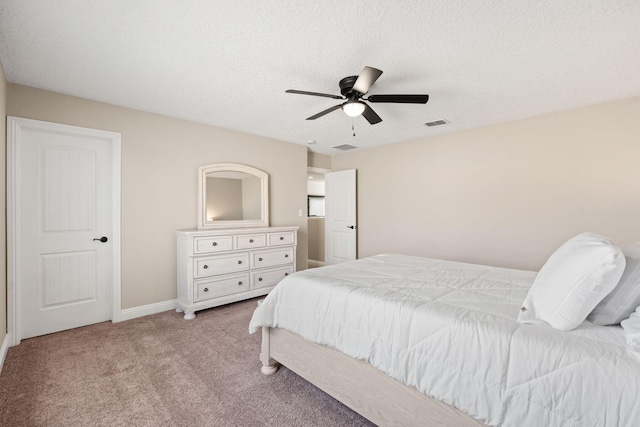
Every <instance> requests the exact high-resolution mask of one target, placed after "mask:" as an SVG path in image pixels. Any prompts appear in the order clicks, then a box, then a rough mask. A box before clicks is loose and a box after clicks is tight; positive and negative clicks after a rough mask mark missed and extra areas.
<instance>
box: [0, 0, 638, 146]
mask: <svg viewBox="0 0 640 427" xmlns="http://www.w3.org/2000/svg"><path fill="white" fill-rule="evenodd" d="M0 60H1V61H2V64H3V66H4V70H5V75H6V78H7V80H8V81H9V82H12V83H18V84H23V85H27V86H33V87H36V88H42V89H46V90H51V91H54V92H60V93H65V94H70V95H75V96H79V97H82V98H88V99H93V100H97V101H102V102H107V103H111V104H116V105H122V106H126V107H130V108H135V109H140V110H145V111H150V112H154V113H159V114H165V115H168V116H173V117H178V118H183V119H187V120H192V121H196V122H202V123H207V124H212V125H215V126H220V127H224V128H229V129H234V130H239V131H243V132H249V133H253V134H257V135H263V136H267V137H270V138H275V139H279V140H284V141H290V142H294V143H299V144H304V145H307V142H308V141H309V140H314V141H317V144H315V145H310V146H309V148H310V149H311V150H312V151H315V152H319V153H324V154H336V153H339V152H340V151H338V150H335V149H332V148H331V147H332V146H334V145H340V144H351V145H355V146H357V147H365V148H366V147H373V146H378V145H383V144H390V143H396V142H400V141H407V140H412V139H418V138H425V137H429V136H433V135H437V134H441V133H446V132H454V131H459V130H462V129H469V128H474V127H479V126H484V125H488V124H494V123H500V122H505V121H510V120H515V119H520V118H526V117H531V116H536V115H540V114H544V113H549V112H553V111H559V110H564V109H568V108H574V107H580V106H585V105H591V104H597V103H602V102H607V101H612V100H616V99H623V98H630V97H635V96H640V72H639V71H638V70H640V1H638V0H602V1H595V0H577V1H552V0H540V1H530V0H487V1H477V0H456V1H451V0H443V1H426V0H405V1H402V0H398V1H395V2H391V1H370V0H369V1H367V0H353V1H344V0H341V1H333V0H322V1H321V0H316V1H310V0H306V1H302V0H299V1H295V0H290V1H284V0H267V1H256V0H233V1H229V0H216V1H211V0H200V1H195V0H192V1H186V0H185V1H179V0H109V1H107V0H103V1H96V0H85V1H80V0H49V1H42V0H0ZM365 65H368V66H372V67H375V68H379V69H381V70H383V71H384V74H383V75H382V76H381V77H380V79H379V80H378V81H377V82H376V84H375V85H374V86H373V88H372V89H371V91H370V92H369V94H382V93H391V94H393V93H428V94H429V95H430V97H431V98H430V100H429V103H428V104H426V105H406V104H379V103H378V104H371V106H372V107H373V108H374V109H375V111H376V112H377V113H378V114H379V115H380V116H381V117H382V119H383V122H382V123H379V124H376V125H373V126H372V125H369V124H368V123H367V122H366V121H365V119H364V118H362V117H357V118H355V119H354V120H352V119H351V118H349V117H347V116H346V115H345V114H344V113H343V112H342V111H340V110H337V111H334V112H332V113H330V114H328V115H326V116H324V117H322V118H319V119H317V120H315V121H306V120H305V118H306V117H309V116H311V115H313V114H315V113H318V112H320V111H322V110H324V109H326V108H329V107H331V106H332V105H335V104H336V103H339V102H340V101H336V100H334V99H329V98H320V97H311V96H303V95H292V94H286V93H285V90H286V89H299V90H308V91H316V92H325V93H336V94H338V93H339V88H338V81H339V80H340V79H341V78H343V77H346V76H349V75H357V74H359V73H360V71H361V70H362V68H363V67H364V66H365ZM439 119H446V120H447V121H448V122H449V124H447V125H445V126H438V127H427V126H425V125H424V123H425V122H428V121H433V120H439ZM352 123H353V124H354V125H355V131H356V136H355V137H354V136H352V130H351V127H352Z"/></svg>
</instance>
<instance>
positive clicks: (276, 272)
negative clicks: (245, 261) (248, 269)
mask: <svg viewBox="0 0 640 427" xmlns="http://www.w3.org/2000/svg"><path fill="white" fill-rule="evenodd" d="M291 273H293V265H289V266H287V267H278V268H270V269H268V270H260V271H257V272H253V273H251V289H258V288H266V287H267V286H275V285H277V284H278V283H279V282H280V280H282V279H284V278H285V277H287V276H288V275H290V274H291Z"/></svg>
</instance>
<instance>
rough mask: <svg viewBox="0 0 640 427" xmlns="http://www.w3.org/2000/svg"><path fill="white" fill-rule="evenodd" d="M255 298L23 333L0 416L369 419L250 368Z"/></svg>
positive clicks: (4, 382)
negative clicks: (185, 315) (189, 313)
mask: <svg viewBox="0 0 640 427" xmlns="http://www.w3.org/2000/svg"><path fill="white" fill-rule="evenodd" d="M256 302H257V300H250V301H243V302H239V303H235V304H230V305H227V306H223V307H217V308H213V309H210V310H204V311H201V312H198V315H197V317H196V319H195V320H192V321H185V320H183V319H182V316H181V315H180V314H178V313H176V312H174V311H168V312H164V313H160V314H156V315H152V316H146V317H142V318H138V319H133V320H129V321H126V322H121V323H116V324H113V323H111V322H105V323H99V324H96V325H91V326H86V327H83V328H78V329H73V330H69V331H64V332H59V333H56V334H51V335H46V336H42V337H37V338H31V339H27V340H24V341H22V343H21V344H20V345H18V346H16V347H11V348H10V349H9V352H8V354H7V358H6V361H5V364H4V368H3V369H2V374H1V375H0V425H3V426H4V425H6V426H47V427H49V426H51V427H57V426H83V427H85V426H189V427H195V426H371V425H373V424H371V423H370V422H368V421H367V420H365V419H364V418H362V417H361V416H359V415H358V414H356V413H355V412H353V411H351V410H350V409H349V408H347V407H346V406H344V405H342V404H341V403H339V402H338V401H336V400H335V399H333V398H332V397H330V396H328V395H327V394H325V393H324V392H322V391H320V390H319V389H317V388H316V387H314V386H312V385H311V384H309V383H308V382H306V381H305V380H304V379H302V378H300V377H298V376H297V375H296V374H294V373H292V372H291V371H289V370H288V369H286V368H281V369H280V370H279V371H278V372H277V373H276V374H275V375H272V376H270V377H264V376H263V375H262V374H260V366H261V364H260V361H259V360H258V354H259V352H260V334H253V335H250V334H249V333H248V331H247V330H248V325H249V319H250V318H251V314H252V312H253V309H254V308H255V306H256Z"/></svg>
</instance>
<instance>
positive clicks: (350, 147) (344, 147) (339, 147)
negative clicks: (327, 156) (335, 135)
mask: <svg viewBox="0 0 640 427" xmlns="http://www.w3.org/2000/svg"><path fill="white" fill-rule="evenodd" d="M331 148H335V149H336V150H342V151H347V150H353V149H354V148H358V147H355V146H353V145H349V144H342V145H336V146H335V147H331Z"/></svg>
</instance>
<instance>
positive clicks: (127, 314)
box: [113, 299, 177, 323]
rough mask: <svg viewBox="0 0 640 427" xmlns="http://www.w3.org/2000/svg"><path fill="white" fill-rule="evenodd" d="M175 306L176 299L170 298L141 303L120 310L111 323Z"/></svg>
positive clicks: (160, 311)
mask: <svg viewBox="0 0 640 427" xmlns="http://www.w3.org/2000/svg"><path fill="white" fill-rule="evenodd" d="M176 307H177V304H176V300H174V299H172V300H169V301H163V302H156V303H154V304H147V305H141V306H139V307H133V308H125V309H124V310H120V316H117V317H118V319H114V320H113V323H118V322H122V321H125V320H131V319H135V318H138V317H142V316H148V315H150V314H156V313H162V312H163V311H169V310H175V309H176Z"/></svg>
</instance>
